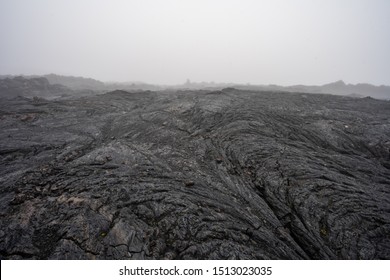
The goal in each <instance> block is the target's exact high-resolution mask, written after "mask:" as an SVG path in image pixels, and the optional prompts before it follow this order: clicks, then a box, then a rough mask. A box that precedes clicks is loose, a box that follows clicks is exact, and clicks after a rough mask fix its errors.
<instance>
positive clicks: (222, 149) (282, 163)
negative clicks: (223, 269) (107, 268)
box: [0, 88, 390, 259]
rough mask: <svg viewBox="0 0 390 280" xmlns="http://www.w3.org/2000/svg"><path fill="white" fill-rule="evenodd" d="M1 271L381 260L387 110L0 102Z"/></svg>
mask: <svg viewBox="0 0 390 280" xmlns="http://www.w3.org/2000/svg"><path fill="white" fill-rule="evenodd" d="M0 125H1V129H0V166H1V168H0V186H1V187H0V193H1V194H0V216H1V219H0V257H1V258H2V259H20V258H22V259H164V258H166V259H388V258H390V189H389V186H390V140H389V139H390V103H389V102H386V101H379V100H375V99H372V98H362V99H353V98H348V97H338V96H330V95H310V94H297V93H276V92H256V91H238V90H235V89H232V88H230V89H226V90H221V91H178V92H167V91H166V92H140V93H128V92H125V91H115V92H111V93H107V94H104V95H100V96H93V97H88V98H80V99H74V100H62V101H45V102H33V101H31V100H26V99H13V100H3V101H2V102H1V103H0Z"/></svg>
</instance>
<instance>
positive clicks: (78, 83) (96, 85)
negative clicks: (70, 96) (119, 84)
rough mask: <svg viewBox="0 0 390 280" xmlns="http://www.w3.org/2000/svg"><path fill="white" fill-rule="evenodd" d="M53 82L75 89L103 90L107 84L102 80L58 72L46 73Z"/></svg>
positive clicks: (47, 77)
mask: <svg viewBox="0 0 390 280" xmlns="http://www.w3.org/2000/svg"><path fill="white" fill-rule="evenodd" d="M43 77H45V78H46V79H47V80H48V81H49V82H50V83H51V84H60V85H64V86H67V87H69V88H71V89H74V90H82V89H90V90H103V89H104V88H105V84H104V83H103V82H101V81H98V80H95V79H91V78H83V77H73V76H61V75H56V74H49V75H44V76H43Z"/></svg>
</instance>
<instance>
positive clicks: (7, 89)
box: [0, 76, 72, 99]
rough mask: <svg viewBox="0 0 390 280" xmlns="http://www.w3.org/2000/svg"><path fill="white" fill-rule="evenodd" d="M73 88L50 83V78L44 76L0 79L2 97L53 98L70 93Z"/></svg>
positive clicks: (0, 95) (0, 94)
mask: <svg viewBox="0 0 390 280" xmlns="http://www.w3.org/2000/svg"><path fill="white" fill-rule="evenodd" d="M71 93H72V90H71V89H69V88H67V87H66V86H63V85H59V84H55V85H52V84H50V83H49V81H48V79H46V78H43V77H38V78H25V77H22V76H18V77H13V78H3V79H0V97H3V98H14V97H17V96H23V97H31V98H33V97H41V98H48V99H53V98H56V97H60V96H65V95H70V94H71Z"/></svg>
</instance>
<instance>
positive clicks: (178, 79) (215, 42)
mask: <svg viewBox="0 0 390 280" xmlns="http://www.w3.org/2000/svg"><path fill="white" fill-rule="evenodd" d="M389 10H390V2H389V1H386V0H374V1H371V0H370V1H369V0H354V1H352V0H343V1H337V0H330V1H318V0H315V1H308V0H297V1H282V0H276V1H275V0H272V1H271V0H262V1H255V0H240V1H235V0H223V1H222V0H213V1H206V0H196V1H195V0H185V1H182V0H167V1H153V0H142V1H141V0H139V1H137V0H131V1H124V0H117V1H102V0H99V1H95V0H85V1H69V0H56V1H45V0H38V1H21V0H2V1H0V34H1V38H2V43H1V45H0V61H1V65H0V74H25V75H28V74H49V73H56V74H62V75H74V76H84V77H91V78H95V79H98V80H102V81H143V82H148V83H154V84H178V83H183V82H184V81H186V79H187V78H188V79H190V80H191V81H196V82H201V81H206V82H211V81H214V82H233V83H252V84H279V85H294V84H306V85H321V84H325V83H329V82H333V81H336V80H341V79H342V80H344V81H345V82H347V83H354V84H355V83H372V84H375V85H381V84H385V85H389V84H390V78H389V75H388V73H390V56H389V51H388V50H389V49H390V32H388V31H389V30H388V29H389V26H390V17H389V16H388V11H389Z"/></svg>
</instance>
